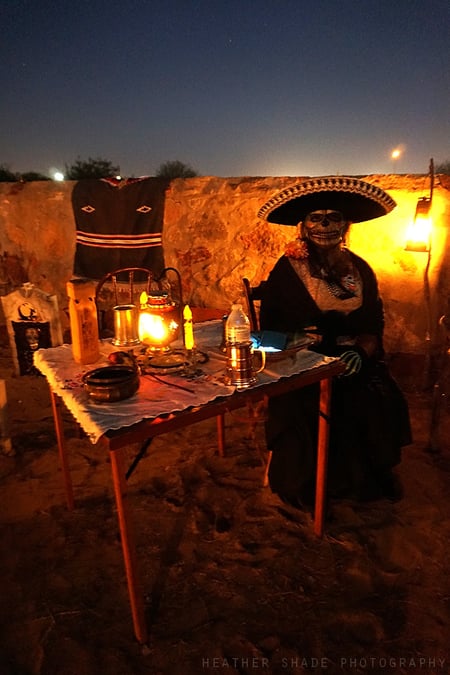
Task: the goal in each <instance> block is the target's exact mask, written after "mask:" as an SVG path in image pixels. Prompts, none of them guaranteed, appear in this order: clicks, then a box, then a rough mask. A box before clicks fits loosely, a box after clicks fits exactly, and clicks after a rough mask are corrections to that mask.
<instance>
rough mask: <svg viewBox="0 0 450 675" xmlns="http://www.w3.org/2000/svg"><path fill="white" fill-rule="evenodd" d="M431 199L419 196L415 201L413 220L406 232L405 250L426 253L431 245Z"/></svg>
mask: <svg viewBox="0 0 450 675" xmlns="http://www.w3.org/2000/svg"><path fill="white" fill-rule="evenodd" d="M430 212H431V199H430V198H429V197H421V198H420V199H419V201H418V202H417V206H416V213H415V214H414V220H413V222H412V223H411V225H410V226H409V228H408V230H407V232H406V246H405V249H406V250H407V251H416V252H424V253H427V252H429V250H430V246H431V213H430Z"/></svg>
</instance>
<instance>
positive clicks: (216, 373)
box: [34, 321, 335, 443]
mask: <svg viewBox="0 0 450 675" xmlns="http://www.w3.org/2000/svg"><path fill="white" fill-rule="evenodd" d="M221 332H222V322H221V321H209V322H207V323H203V324H196V325H195V326H194V335H195V343H196V347H197V349H198V350H200V351H202V352H206V353H207V354H208V357H209V359H208V362H207V363H205V364H202V365H200V366H199V369H201V375H199V376H196V377H195V378H193V379H190V378H187V377H183V376H182V375H163V376H161V379H162V380H164V382H165V383H164V384H163V383H161V382H158V381H156V380H155V379H154V378H152V377H151V376H141V377H140V386H139V389H138V391H137V392H136V394H135V395H134V396H132V397H131V398H128V399H125V400H123V401H117V402H114V403H96V402H95V401H93V400H92V399H90V398H89V396H88V394H87V393H86V391H85V389H84V387H83V382H82V377H83V375H84V374H85V373H87V372H88V371H89V370H92V369H94V368H99V367H101V366H107V365H111V363H110V362H109V361H108V355H109V354H110V353H111V352H112V351H117V350H118V349H120V348H117V347H114V346H113V345H112V344H111V342H110V341H102V342H101V344H100V353H101V355H100V358H99V359H98V361H97V362H96V363H95V364H89V365H87V366H81V365H79V364H77V363H75V361H74V360H73V358H72V347H71V345H67V344H66V345H62V346H60V347H52V348H49V349H39V350H38V351H36V352H35V353H34V365H35V366H36V368H37V369H38V370H39V371H40V372H41V373H42V374H43V375H45V377H46V378H47V381H48V383H49V385H50V387H51V389H52V391H53V392H54V393H55V394H57V395H58V396H60V397H61V398H62V399H63V401H64V403H65V405H66V407H67V408H68V410H70V412H71V413H72V415H73V417H74V418H75V419H76V421H77V422H78V423H79V424H80V425H81V427H82V428H83V430H84V431H85V432H86V434H87V436H88V437H89V439H90V441H91V442H92V443H96V442H97V441H98V440H99V439H100V437H101V436H103V434H105V433H106V432H107V431H109V430H117V429H121V428H122V427H127V426H131V425H133V424H136V423H137V422H140V421H141V420H143V419H154V418H156V417H160V416H161V415H167V414H170V413H173V412H178V411H181V410H186V409H188V408H190V407H195V406H200V405H204V404H205V403H208V402H210V401H213V400H214V399H216V398H218V397H223V396H231V395H232V394H233V393H234V392H235V387H231V386H228V385H226V384H225V382H224V375H225V367H226V359H225V355H224V354H222V353H221V351H220V350H219V348H218V345H219V344H220V341H221ZM334 360H335V359H333V358H330V357H327V356H323V355H322V354H317V353H315V352H311V351H308V350H306V349H304V350H301V351H298V352H296V353H295V354H293V355H290V356H289V357H287V358H284V359H280V358H276V359H270V358H269V359H268V361H267V363H266V367H265V369H264V371H263V372H261V373H259V374H258V376H257V378H258V381H257V383H256V384H255V385H253V386H254V387H258V386H261V385H263V384H267V383H269V382H273V381H274V380H278V379H280V378H282V377H289V376H290V375H294V374H298V373H301V372H303V371H306V370H310V369H311V368H316V367H318V366H322V365H325V364H327V363H330V362H332V361H334ZM171 384H177V385H181V386H182V387H185V388H187V389H189V390H190V391H185V390H183V389H178V388H177V387H173V386H170V385H171Z"/></svg>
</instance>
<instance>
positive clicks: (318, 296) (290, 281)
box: [258, 177, 411, 507]
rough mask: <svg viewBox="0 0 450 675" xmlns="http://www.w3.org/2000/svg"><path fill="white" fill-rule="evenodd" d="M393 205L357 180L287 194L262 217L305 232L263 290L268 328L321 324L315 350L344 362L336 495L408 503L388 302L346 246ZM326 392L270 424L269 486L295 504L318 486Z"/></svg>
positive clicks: (281, 400)
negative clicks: (388, 343)
mask: <svg viewBox="0 0 450 675" xmlns="http://www.w3.org/2000/svg"><path fill="white" fill-rule="evenodd" d="M394 206H395V202H394V201H393V200H392V199H391V197H390V196H389V195H388V194H387V193H386V192H384V191H383V190H381V189H380V188H378V187H376V186H374V185H372V184H369V183H366V182H364V181H361V180H359V179H355V178H346V177H324V178H316V179H311V180H309V181H305V182H303V183H300V184H297V185H294V186H292V187H291V188H287V189H286V190H283V191H282V192H281V193H278V195H275V197H273V198H272V199H270V200H269V201H268V202H267V203H266V204H265V205H264V206H262V207H261V209H260V211H259V214H258V215H259V216H260V217H263V218H265V219H267V220H268V221H269V222H275V223H280V224H285V225H294V226H297V233H298V236H297V238H296V239H295V241H293V242H292V243H290V244H289V245H288V247H287V249H286V252H285V254H284V255H283V256H282V257H281V258H280V259H279V260H278V262H277V263H276V264H275V267H274V268H273V270H272V272H271V273H270V275H269V277H268V279H267V281H266V282H265V283H264V292H263V297H262V301H261V311H260V324H261V330H275V331H281V332H284V333H286V334H287V335H288V336H293V335H295V334H297V333H300V332H301V331H302V330H304V328H305V327H311V326H314V327H315V329H316V330H317V333H318V335H319V336H320V337H319V340H318V342H317V343H316V345H315V346H314V347H313V348H314V349H316V350H317V351H319V352H321V353H323V354H326V355H328V356H335V357H339V358H341V359H342V360H343V361H344V363H345V364H346V371H345V373H344V374H343V375H342V376H340V377H338V378H335V379H334V381H333V389H332V398H331V425H330V444H329V470H328V471H329V473H328V491H329V495H330V496H334V497H349V498H355V499H359V500H372V499H378V498H383V497H384V498H388V499H391V500H397V499H400V498H401V496H402V489H401V484H400V481H399V479H398V476H397V474H396V473H395V472H394V471H393V469H394V467H395V466H396V465H398V464H399V462H400V460H401V448H402V447H403V446H405V445H408V444H409V443H411V430H410V421H409V413H408V406H407V403H406V400H405V398H404V396H403V394H402V392H401V391H400V389H399V387H398V385H397V384H396V382H395V381H394V379H393V378H392V376H391V375H390V373H389V371H388V368H387V366H386V364H385V362H384V360H383V357H384V348H383V330H384V315H383V303H382V300H381V298H380V296H379V292H378V284H377V279H376V276H375V273H374V271H373V270H372V268H371V267H370V266H369V265H368V263H367V262H365V261H364V260H363V259H362V258H361V257H359V256H357V255H356V254H355V253H353V252H351V251H350V250H349V249H347V248H346V246H345V235H346V233H347V231H348V228H349V227H350V224H351V223H352V222H363V221H367V220H371V219H373V218H377V217H379V216H382V215H385V214H386V213H388V212H389V211H391V210H392V209H393V208H394ZM318 395H319V392H318V385H312V386H310V387H306V388H304V389H301V390H299V391H297V392H293V393H289V394H286V395H283V396H278V397H273V398H271V399H270V401H269V412H268V420H267V423H266V439H267V446H268V448H269V449H270V450H272V459H271V463H270V467H269V483H270V486H271V489H272V490H273V492H275V493H277V494H278V495H279V496H280V498H281V499H283V501H286V502H288V503H290V504H292V505H294V506H299V507H302V506H303V505H307V504H312V503H313V500H314V489H315V466H316V439H317V404H318Z"/></svg>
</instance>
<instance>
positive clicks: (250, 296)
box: [242, 277, 266, 331]
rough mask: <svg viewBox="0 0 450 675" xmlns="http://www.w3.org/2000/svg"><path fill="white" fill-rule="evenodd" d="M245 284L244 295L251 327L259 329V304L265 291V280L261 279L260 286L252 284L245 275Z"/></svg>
mask: <svg viewBox="0 0 450 675" xmlns="http://www.w3.org/2000/svg"><path fill="white" fill-rule="evenodd" d="M242 283H243V286H244V297H245V301H246V304H247V312H248V318H249V320H250V329H251V330H252V331H259V329H260V326H259V304H260V301H261V300H262V297H263V293H264V286H265V283H266V282H265V281H261V283H260V284H259V285H258V286H251V284H250V281H249V280H248V279H247V278H246V277H244V278H243V279H242Z"/></svg>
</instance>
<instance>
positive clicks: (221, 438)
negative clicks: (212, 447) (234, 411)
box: [216, 413, 225, 457]
mask: <svg viewBox="0 0 450 675" xmlns="http://www.w3.org/2000/svg"><path fill="white" fill-rule="evenodd" d="M216 420H217V445H218V449H219V457H223V456H224V455H225V415H224V414H223V413H222V414H221V415H217V418H216Z"/></svg>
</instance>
